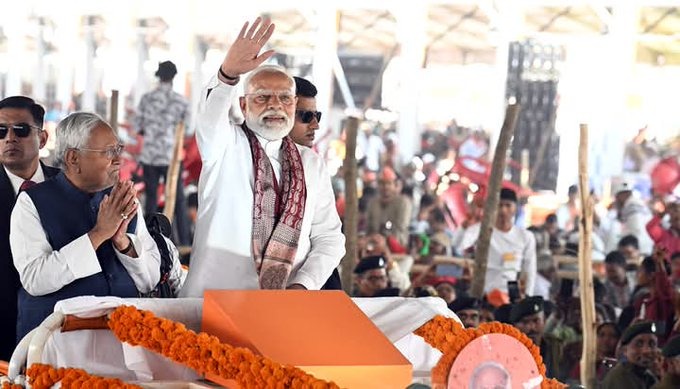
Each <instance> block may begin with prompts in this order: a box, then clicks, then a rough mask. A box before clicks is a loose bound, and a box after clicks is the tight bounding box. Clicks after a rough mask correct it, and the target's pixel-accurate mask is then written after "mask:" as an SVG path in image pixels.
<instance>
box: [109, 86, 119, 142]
mask: <svg viewBox="0 0 680 389" xmlns="http://www.w3.org/2000/svg"><path fill="white" fill-rule="evenodd" d="M109 115H111V116H110V117H109V125H110V126H111V128H113V132H115V133H118V91H117V90H116V89H113V90H112V91H111V109H110V111H109Z"/></svg>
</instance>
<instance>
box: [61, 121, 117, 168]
mask: <svg viewBox="0 0 680 389" xmlns="http://www.w3.org/2000/svg"><path fill="white" fill-rule="evenodd" d="M101 124H104V125H107V126H108V125H109V124H108V123H107V122H106V121H105V120H104V119H102V117H101V116H99V115H97V114H96V113H91V112H74V113H72V114H70V115H68V116H67V117H65V118H64V119H63V120H62V121H60V122H59V124H58V125H57V129H56V130H55V133H56V136H57V138H56V140H55V146H54V153H55V159H56V160H55V162H56V164H57V166H59V167H61V168H65V167H66V164H65V161H64V159H65V158H66V152H67V151H68V150H69V149H81V148H83V147H85V145H87V142H88V141H89V140H90V135H91V134H92V130H94V129H95V127H97V126H99V125H101Z"/></svg>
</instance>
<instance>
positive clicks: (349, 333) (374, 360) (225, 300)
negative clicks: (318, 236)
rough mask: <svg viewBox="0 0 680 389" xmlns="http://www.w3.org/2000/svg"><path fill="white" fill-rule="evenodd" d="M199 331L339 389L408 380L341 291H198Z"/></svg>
mask: <svg viewBox="0 0 680 389" xmlns="http://www.w3.org/2000/svg"><path fill="white" fill-rule="evenodd" d="M202 330H203V331H204V332H207V333H209V334H211V335H215V336H217V337H218V338H219V339H220V340H221V341H222V342H224V343H228V344H231V345H233V346H241V347H246V348H249V349H250V350H252V351H253V352H255V353H258V354H261V355H263V356H265V357H268V358H271V359H272V360H274V361H276V362H278V363H282V364H289V365H293V366H297V367H299V368H301V369H302V370H304V371H306V372H307V373H310V374H312V375H314V376H315V377H317V378H322V379H325V380H329V381H334V382H335V383H337V384H338V385H339V386H340V387H343V388H366V389H369V388H390V389H393V388H405V387H406V386H408V385H409V384H410V383H411V380H412V371H411V370H412V366H411V364H410V363H409V361H408V360H407V359H406V358H404V356H403V355H402V354H401V353H400V352H399V351H398V350H397V349H396V348H395V347H394V346H393V345H392V343H391V342H390V341H389V340H388V339H387V338H386V337H385V336H384V335H383V333H382V332H381V331H380V330H379V329H378V328H377V327H376V326H375V325H374V324H373V323H372V322H371V320H370V319H369V318H368V317H366V315H365V314H364V313H363V312H362V311H361V310H360V309H359V308H358V307H357V306H356V304H354V302H352V300H351V299H350V298H349V297H347V295H346V294H344V293H343V292H341V291H304V292H303V291H294V290H291V291H280V290H279V291H267V290H247V291H245V290H243V291H236V290H231V291H228V290H220V291H206V292H205V294H204V301H203V320H202ZM209 378H211V380H212V379H213V378H214V377H209ZM215 381H216V382H219V379H216V380H215ZM222 384H228V385H232V384H231V383H225V382H222Z"/></svg>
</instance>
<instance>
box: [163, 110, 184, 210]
mask: <svg viewBox="0 0 680 389" xmlns="http://www.w3.org/2000/svg"><path fill="white" fill-rule="evenodd" d="M183 148H184V121H181V122H179V123H178V124H177V127H175V148H174V149H173V151H172V161H170V166H168V174H167V175H166V176H165V206H164V207H163V214H164V215H165V217H167V218H168V220H170V223H172V218H173V217H174V216H175V203H176V201H177V183H178V182H179V179H180V178H179V165H180V163H182V149H183Z"/></svg>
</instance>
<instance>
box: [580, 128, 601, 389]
mask: <svg viewBox="0 0 680 389" xmlns="http://www.w3.org/2000/svg"><path fill="white" fill-rule="evenodd" d="M580 127H581V139H580V143H579V150H578V178H579V191H580V193H581V204H582V206H581V218H580V223H579V245H578V246H579V249H578V259H579V266H578V268H579V285H580V292H581V293H580V294H581V320H582V323H583V353H582V354H581V383H582V384H583V385H585V386H586V387H587V388H594V387H595V364H596V359H597V354H596V349H595V346H596V340H597V339H596V335H595V332H596V331H595V299H594V293H593V269H592V260H591V253H592V247H593V243H592V240H591V233H592V229H593V204H592V202H591V198H590V190H589V188H588V125H586V124H581V126H580Z"/></svg>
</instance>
